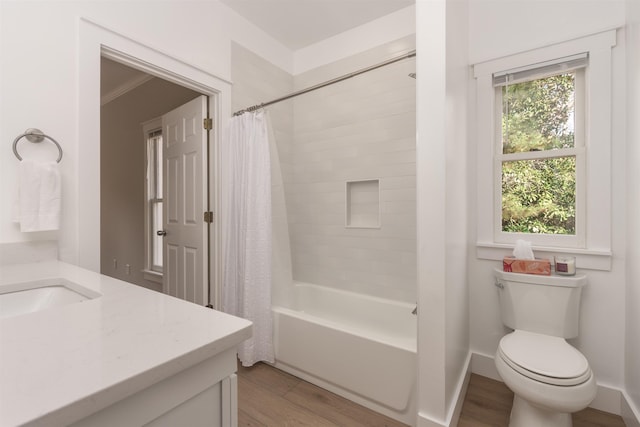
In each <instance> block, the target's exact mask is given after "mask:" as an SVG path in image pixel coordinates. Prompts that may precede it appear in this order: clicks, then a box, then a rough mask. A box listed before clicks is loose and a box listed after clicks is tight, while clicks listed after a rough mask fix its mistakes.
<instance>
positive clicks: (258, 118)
mask: <svg viewBox="0 0 640 427" xmlns="http://www.w3.org/2000/svg"><path fill="white" fill-rule="evenodd" d="M268 129H269V127H268V125H267V116H266V114H265V112H264V111H258V112H256V113H245V114H242V115H240V116H237V117H233V118H232V119H231V121H230V123H229V127H228V130H227V136H226V138H224V139H223V141H222V144H221V147H220V168H221V171H220V172H221V202H222V210H223V213H224V215H223V216H222V221H223V222H222V244H223V268H224V274H223V285H222V301H223V302H222V304H223V305H222V310H223V311H224V312H226V313H229V314H233V315H236V316H239V317H243V318H245V319H248V320H250V321H252V322H253V336H252V337H251V338H250V339H248V340H247V341H245V342H244V343H242V344H241V345H240V347H239V349H238V357H239V358H240V361H241V362H242V365H243V366H252V365H253V364H254V363H256V362H259V361H267V362H271V363H273V362H274V351H273V332H272V331H273V328H272V315H271V279H272V264H271V260H272V223H271V162H270V157H269V138H268V136H269V131H268Z"/></svg>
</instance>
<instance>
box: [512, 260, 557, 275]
mask: <svg viewBox="0 0 640 427" xmlns="http://www.w3.org/2000/svg"><path fill="white" fill-rule="evenodd" d="M502 270H503V271H507V272H509V273H525V274H540V275H542V276H550V275H551V261H549V260H548V259H541V258H536V259H517V258H514V257H510V256H506V257H504V259H503V260H502Z"/></svg>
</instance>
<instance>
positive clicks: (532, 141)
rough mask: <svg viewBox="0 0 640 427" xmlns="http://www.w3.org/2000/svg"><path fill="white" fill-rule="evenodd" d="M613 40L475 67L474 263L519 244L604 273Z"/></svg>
mask: <svg viewBox="0 0 640 427" xmlns="http://www.w3.org/2000/svg"><path fill="white" fill-rule="evenodd" d="M615 39H616V32H615V30H614V31H607V32H603V33H599V34H595V35H592V36H588V37H583V38H580V39H576V40H572V41H569V42H565V43H560V44H556V45H552V46H548V47H545V48H540V49H535V50H531V51H527V52H523V53H520V54H516V55H512V56H508V57H503V58H500V59H497V60H494V61H488V62H484V63H480V64H476V65H474V77H475V79H476V94H477V108H476V118H477V123H476V131H477V132H476V135H477V140H476V143H477V145H476V147H477V148H476V150H477V151H476V152H477V254H478V257H479V258H484V259H501V258H502V256H504V255H507V254H510V249H511V247H512V245H513V244H514V243H515V241H516V240H518V239H525V240H529V241H531V242H532V243H533V245H534V249H536V253H537V254H540V255H541V256H552V255H554V254H556V253H573V254H576V255H577V256H578V264H579V266H581V267H586V266H587V265H588V266H589V267H591V268H597V269H609V268H610V263H611V260H610V255H611V254H610V251H611V203H610V198H611V196H610V195H611V165H610V159H611V48H612V47H613V46H615ZM587 259H588V261H587ZM580 263H582V265H580Z"/></svg>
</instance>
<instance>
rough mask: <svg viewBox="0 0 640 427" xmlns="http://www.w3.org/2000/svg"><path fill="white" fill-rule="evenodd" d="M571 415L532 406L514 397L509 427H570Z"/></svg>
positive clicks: (571, 423) (571, 424)
mask: <svg viewBox="0 0 640 427" xmlns="http://www.w3.org/2000/svg"><path fill="white" fill-rule="evenodd" d="M572 426H573V422H572V420H571V414H568V413H564V412H552V411H548V410H545V409H541V408H539V407H537V406H534V405H532V404H531V403H529V402H528V401H526V400H524V399H522V398H521V397H518V396H517V395H515V396H514V397H513V407H512V408H511V418H510V420H509V427H572Z"/></svg>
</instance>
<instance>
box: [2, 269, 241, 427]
mask: <svg viewBox="0 0 640 427" xmlns="http://www.w3.org/2000/svg"><path fill="white" fill-rule="evenodd" d="M46 278H64V279H67V280H69V281H71V282H75V283H77V284H79V285H82V286H84V287H86V288H89V289H91V290H94V291H96V292H98V293H100V294H101V295H102V296H101V297H99V298H96V299H91V300H87V301H83V302H80V303H75V304H71V305H66V306H61V307H55V308H49V309H46V310H43V311H39V312H35V313H29V314H24V315H18V316H14V317H8V318H4V319H0V426H1V427H6V426H16V425H23V424H29V425H43V426H54V425H66V424H69V423H71V422H74V421H77V420H79V419H82V418H84V417H85V416H87V415H90V414H92V413H94V412H96V411H98V410H100V409H103V408H105V407H107V406H109V405H111V404H112V403H115V402H117V401H118V400H120V399H122V398H124V397H126V396H129V395H131V394H133V393H135V392H137V391H140V390H143V389H145V388H147V387H149V386H150V385H152V384H154V383H156V382H158V381H160V380H162V379H165V378H167V377H169V376H171V375H173V374H176V373H178V372H180V371H182V370H184V369H186V368H188V367H190V366H193V365H195V364H197V363H199V362H201V361H204V360H206V359H208V358H210V357H212V356H215V355H216V354H218V353H220V352H222V351H224V350H227V349H229V348H232V347H234V346H236V345H237V344H239V343H240V342H242V341H244V340H245V339H247V338H249V337H250V335H251V322H249V321H247V320H244V319H240V318H237V317H234V316H230V315H227V314H225V313H221V312H218V311H215V310H211V309H208V308H205V307H201V306H198V305H196V304H192V303H189V302H186V301H182V300H179V299H177V298H173V297H169V296H166V295H163V294H160V293H157V292H154V291H150V290H147V289H144V288H142V287H139V286H136V285H132V284H129V283H125V282H122V281H120V280H117V279H113V278H111V277H107V276H103V275H100V274H97V273H94V272H91V271H88V270H84V269H81V268H78V267H76V266H73V265H70V264H65V263H62V262H43V263H34V264H18V265H9V266H1V267H0V287H2V286H3V285H7V284H12V283H20V282H28V281H33V280H40V279H46Z"/></svg>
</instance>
